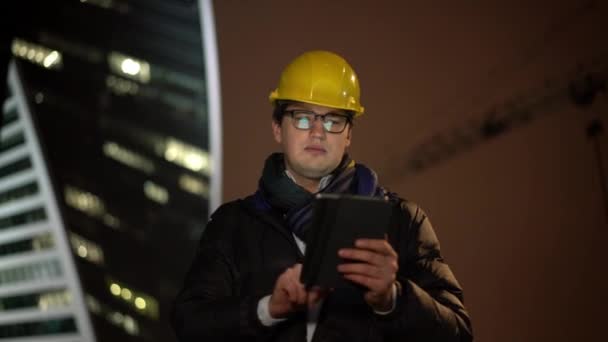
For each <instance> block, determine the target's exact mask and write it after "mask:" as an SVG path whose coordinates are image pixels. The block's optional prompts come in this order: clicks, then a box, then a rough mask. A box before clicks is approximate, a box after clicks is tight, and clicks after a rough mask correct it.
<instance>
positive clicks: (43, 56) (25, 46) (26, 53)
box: [11, 38, 63, 69]
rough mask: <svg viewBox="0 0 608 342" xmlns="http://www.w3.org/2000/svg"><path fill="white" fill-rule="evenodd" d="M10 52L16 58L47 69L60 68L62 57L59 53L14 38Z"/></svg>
mask: <svg viewBox="0 0 608 342" xmlns="http://www.w3.org/2000/svg"><path fill="white" fill-rule="evenodd" d="M11 50H12V52H13V55H15V56H16V57H19V58H22V59H25V60H28V61H30V62H32V63H34V64H38V65H40V66H43V67H45V68H47V69H56V68H60V67H61V66H62V63H63V57H62V55H61V53H60V52H59V51H57V50H51V49H49V48H46V47H44V46H42V45H38V44H33V43H30V42H27V41H25V40H23V39H18V38H15V39H14V40H13V44H12V47H11Z"/></svg>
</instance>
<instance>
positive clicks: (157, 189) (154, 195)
mask: <svg viewBox="0 0 608 342" xmlns="http://www.w3.org/2000/svg"><path fill="white" fill-rule="evenodd" d="M144 193H145V194H146V197H148V198H149V199H151V200H153V201H154V202H157V203H160V204H166V203H167V202H168V201H169V192H168V191H167V189H165V188H164V187H162V186H160V185H158V184H156V183H154V182H152V181H146V182H145V183H144Z"/></svg>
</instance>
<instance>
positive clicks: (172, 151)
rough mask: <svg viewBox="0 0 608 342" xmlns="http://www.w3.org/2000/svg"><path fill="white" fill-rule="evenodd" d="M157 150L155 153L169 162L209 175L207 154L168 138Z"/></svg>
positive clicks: (209, 166) (209, 161)
mask: <svg viewBox="0 0 608 342" xmlns="http://www.w3.org/2000/svg"><path fill="white" fill-rule="evenodd" d="M157 149H158V150H159V151H157V152H160V153H159V154H161V156H162V157H164V158H165V160H167V161H169V162H172V163H175V164H177V165H179V166H181V167H184V168H186V169H189V170H191V171H194V172H200V173H203V174H206V175H209V174H210V173H211V165H210V163H211V160H210V158H209V154H208V153H207V152H205V151H203V150H201V149H200V148H198V147H196V146H193V145H189V144H186V143H184V142H182V141H179V140H177V139H175V138H172V137H168V138H167V139H166V140H165V141H164V144H162V145H159V146H158V148H157Z"/></svg>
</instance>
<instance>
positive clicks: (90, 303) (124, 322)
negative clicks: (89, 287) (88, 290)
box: [85, 294, 139, 336]
mask: <svg viewBox="0 0 608 342" xmlns="http://www.w3.org/2000/svg"><path fill="white" fill-rule="evenodd" d="M85 301H86V303H87V307H88V308H89V310H90V311H91V312H92V313H94V314H96V315H98V316H101V317H103V318H105V319H106V320H107V321H108V322H110V323H111V324H113V325H115V326H117V327H119V328H121V329H123V330H124V331H126V332H127V334H129V335H134V336H136V335H139V323H137V320H135V319H134V318H133V317H132V316H130V315H128V314H125V313H122V312H119V311H115V310H114V309H111V308H110V307H108V306H107V305H105V304H102V303H101V302H100V301H99V300H97V299H96V298H95V297H93V296H91V295H89V294H87V295H85Z"/></svg>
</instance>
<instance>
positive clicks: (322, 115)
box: [283, 109, 352, 134]
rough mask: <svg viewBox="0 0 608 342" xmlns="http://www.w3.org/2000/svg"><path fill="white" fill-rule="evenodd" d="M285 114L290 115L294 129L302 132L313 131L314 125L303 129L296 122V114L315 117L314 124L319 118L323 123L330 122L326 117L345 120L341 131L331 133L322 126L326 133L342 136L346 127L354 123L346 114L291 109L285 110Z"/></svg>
mask: <svg viewBox="0 0 608 342" xmlns="http://www.w3.org/2000/svg"><path fill="white" fill-rule="evenodd" d="M283 113H284V114H287V115H289V117H290V118H291V123H292V124H293V127H295V128H296V129H299V130H302V131H309V130H311V129H312V125H311V126H310V128H301V127H298V124H297V122H296V121H295V115H296V114H300V113H306V114H310V115H311V116H312V117H313V120H312V123H314V122H315V121H317V118H321V122H322V123H327V122H328V121H326V119H325V118H326V117H330V118H331V117H341V118H344V119H345V120H346V121H345V123H344V127H342V129H341V130H339V131H329V130H327V129H326V128H325V125H323V124H322V125H321V126H323V130H324V131H325V132H326V133H334V134H340V133H342V132H344V130H345V129H346V127H347V126H348V125H349V124H351V123H352V117H351V116H350V115H345V114H337V113H326V114H317V113H315V112H313V111H311V110H306V109H290V110H285V111H283Z"/></svg>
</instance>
